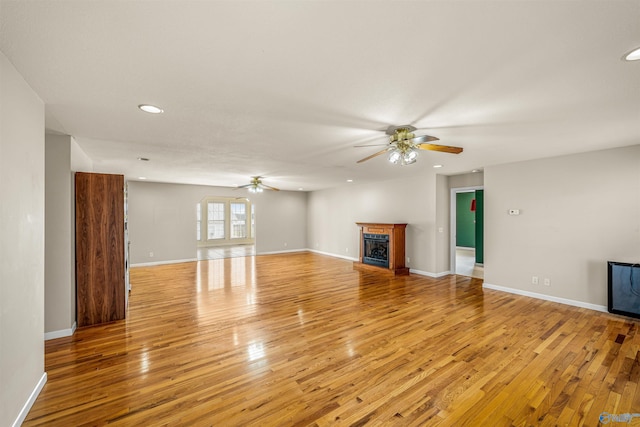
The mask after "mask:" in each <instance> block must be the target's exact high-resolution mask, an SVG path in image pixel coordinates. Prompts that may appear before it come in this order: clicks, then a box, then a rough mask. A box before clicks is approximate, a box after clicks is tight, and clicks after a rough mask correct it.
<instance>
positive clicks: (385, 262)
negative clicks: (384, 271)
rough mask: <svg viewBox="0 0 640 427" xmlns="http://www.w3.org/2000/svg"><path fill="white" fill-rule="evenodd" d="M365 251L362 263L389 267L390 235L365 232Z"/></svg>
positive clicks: (363, 237) (363, 236) (363, 238)
mask: <svg viewBox="0 0 640 427" xmlns="http://www.w3.org/2000/svg"><path fill="white" fill-rule="evenodd" d="M362 240H363V243H364V244H363V246H364V251H363V255H362V263H363V264H370V265H377V266H380V267H389V235H388V234H367V233H365V234H363V235H362Z"/></svg>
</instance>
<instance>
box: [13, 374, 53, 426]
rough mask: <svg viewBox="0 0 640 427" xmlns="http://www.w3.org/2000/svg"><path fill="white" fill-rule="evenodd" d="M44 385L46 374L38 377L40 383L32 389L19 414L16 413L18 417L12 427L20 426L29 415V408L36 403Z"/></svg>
mask: <svg viewBox="0 0 640 427" xmlns="http://www.w3.org/2000/svg"><path fill="white" fill-rule="evenodd" d="M46 383H47V373H46V372H44V373H43V374H42V376H41V377H40V381H38V384H36V388H34V389H33V391H32V392H31V395H30V396H29V399H27V401H26V402H25V403H24V406H23V407H22V410H20V412H19V413H18V417H17V418H16V420H15V421H14V422H13V424H12V427H20V426H21V425H22V423H23V422H24V420H25V419H26V418H27V415H29V411H30V410H31V407H32V406H33V404H34V403H36V399H37V398H38V396H39V395H40V392H41V391H42V388H43V387H44V385H45V384H46Z"/></svg>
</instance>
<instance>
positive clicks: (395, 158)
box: [389, 149, 402, 165]
mask: <svg viewBox="0 0 640 427" xmlns="http://www.w3.org/2000/svg"><path fill="white" fill-rule="evenodd" d="M401 160H402V153H401V152H400V150H397V149H396V150H393V151H392V152H391V153H389V161H390V162H391V163H393V164H394V165H397V164H398V163H400V161H401Z"/></svg>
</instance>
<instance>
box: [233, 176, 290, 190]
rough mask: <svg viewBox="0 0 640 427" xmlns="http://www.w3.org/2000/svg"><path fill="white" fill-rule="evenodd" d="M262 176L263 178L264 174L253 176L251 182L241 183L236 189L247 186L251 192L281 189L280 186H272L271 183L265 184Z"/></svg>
mask: <svg viewBox="0 0 640 427" xmlns="http://www.w3.org/2000/svg"><path fill="white" fill-rule="evenodd" d="M262 178H263V177H262V176H252V177H251V182H250V183H249V184H246V185H241V186H239V187H236V189H238V188H246V189H248V190H249V192H250V193H262V192H263V191H264V190H273V191H280V189H279V188H276V187H271V186H270V185H266V184H263V183H262Z"/></svg>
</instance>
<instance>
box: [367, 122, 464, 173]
mask: <svg viewBox="0 0 640 427" xmlns="http://www.w3.org/2000/svg"><path fill="white" fill-rule="evenodd" d="M414 130H416V128H415V127H413V126H411V125H403V126H389V128H387V130H386V134H387V135H389V142H388V143H386V144H371V145H356V147H374V146H376V145H388V146H387V148H385V149H384V150H381V151H378V152H377V153H374V154H372V155H370V156H367V157H365V158H364V159H360V160H358V162H357V163H362V162H366V161H367V160H370V159H373V158H374V157H377V156H379V155H381V154H385V153H389V161H390V162H391V163H394V164H400V165H410V164H412V163H415V162H416V160H417V159H418V150H431V151H441V152H443V153H452V154H459V153H462V148H460V147H451V146H448V145H437V144H430V142H431V141H438V138H436V137H435V136H429V135H422V136H416V135H415V134H413V133H412V132H413V131H414Z"/></svg>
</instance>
